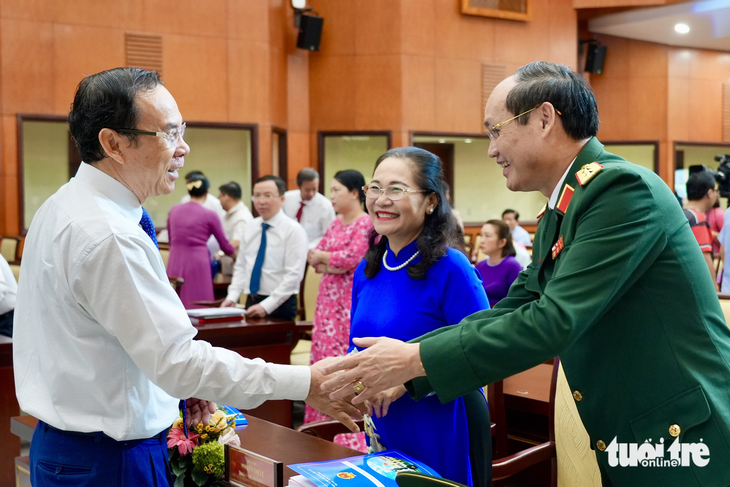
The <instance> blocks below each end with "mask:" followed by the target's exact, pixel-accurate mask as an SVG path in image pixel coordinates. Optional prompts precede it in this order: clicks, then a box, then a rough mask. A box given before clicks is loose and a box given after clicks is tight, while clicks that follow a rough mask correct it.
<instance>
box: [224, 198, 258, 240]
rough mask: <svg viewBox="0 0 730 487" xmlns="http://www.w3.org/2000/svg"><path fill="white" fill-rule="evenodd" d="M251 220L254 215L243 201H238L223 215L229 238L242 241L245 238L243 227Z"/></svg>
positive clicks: (225, 229)
mask: <svg viewBox="0 0 730 487" xmlns="http://www.w3.org/2000/svg"><path fill="white" fill-rule="evenodd" d="M251 220H253V215H252V214H251V211H250V210H249V209H248V207H247V206H246V205H245V204H244V203H243V201H239V202H238V203H236V204H235V205H234V206H233V208H231V209H230V210H228V211H227V212H226V214H225V216H224V217H223V231H224V232H225V234H226V237H228V240H229V241H230V240H238V241H239V242H240V241H241V239H242V238H243V229H244V227H245V226H246V224H247V223H248V222H250V221H251Z"/></svg>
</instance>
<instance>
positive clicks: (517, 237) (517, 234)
mask: <svg viewBox="0 0 730 487" xmlns="http://www.w3.org/2000/svg"><path fill="white" fill-rule="evenodd" d="M502 221H503V222H505V223H506V224H507V225H509V227H510V228H511V229H512V241H514V242H517V243H521V244H522V245H524V246H525V247H532V239H531V238H530V233H529V232H528V231H527V230H525V229H524V228H522V227H521V226H520V214H519V213H517V212H516V211H515V210H510V209H507V210H504V211H503V212H502Z"/></svg>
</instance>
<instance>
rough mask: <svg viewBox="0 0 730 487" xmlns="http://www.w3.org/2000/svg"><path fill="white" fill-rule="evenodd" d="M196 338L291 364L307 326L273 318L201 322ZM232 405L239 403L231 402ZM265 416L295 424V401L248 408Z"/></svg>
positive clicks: (254, 355) (253, 412)
mask: <svg viewBox="0 0 730 487" xmlns="http://www.w3.org/2000/svg"><path fill="white" fill-rule="evenodd" d="M191 321H192V322H193V325H194V326H195V327H196V328H197V329H198V335H197V336H196V337H195V338H196V340H205V341H207V342H208V343H210V344H211V345H213V346H215V347H221V348H227V349H228V350H232V351H234V352H237V353H239V354H240V355H241V356H243V357H246V358H257V357H258V358H262V359H264V360H265V361H267V362H273V363H276V364H289V363H290V356H291V351H292V349H293V348H294V346H295V345H296V344H297V341H298V340H299V332H300V331H302V330H303V329H304V328H306V327H303V326H298V325H297V324H296V322H294V321H285V320H274V319H270V318H257V319H249V320H246V321H228V322H222V323H209V324H205V325H200V324H198V320H196V319H194V318H191ZM231 406H236V405H235V404H231ZM246 413H247V415H248V414H251V415H253V416H256V417H258V418H261V419H265V420H267V421H271V422H273V423H277V424H281V425H284V426H289V427H291V425H292V407H291V401H267V402H266V403H264V404H262V405H261V406H259V407H257V408H255V409H251V410H249V411H246Z"/></svg>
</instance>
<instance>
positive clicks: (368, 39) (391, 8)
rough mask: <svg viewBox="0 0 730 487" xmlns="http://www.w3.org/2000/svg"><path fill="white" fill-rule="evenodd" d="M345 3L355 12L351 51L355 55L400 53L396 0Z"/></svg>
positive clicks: (397, 5)
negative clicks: (353, 37) (353, 39)
mask: <svg viewBox="0 0 730 487" xmlns="http://www.w3.org/2000/svg"><path fill="white" fill-rule="evenodd" d="M340 1H341V0H340ZM346 3H348V4H349V6H350V8H352V9H353V10H355V14H356V17H355V22H354V24H355V25H354V27H355V30H354V34H355V53H357V54H358V55H367V54H400V53H401V11H400V10H401V8H400V4H401V2H400V1H393V0H350V1H349V2H346ZM353 6H354V8H353ZM325 22H327V21H326V20H325ZM351 35H352V34H351Z"/></svg>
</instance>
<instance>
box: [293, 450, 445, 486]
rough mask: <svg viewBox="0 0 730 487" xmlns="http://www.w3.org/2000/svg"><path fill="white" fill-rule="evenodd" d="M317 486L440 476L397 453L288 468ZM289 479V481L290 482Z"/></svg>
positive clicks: (380, 483)
mask: <svg viewBox="0 0 730 487" xmlns="http://www.w3.org/2000/svg"><path fill="white" fill-rule="evenodd" d="M289 468H291V469H292V470H294V471H296V472H298V473H300V474H302V475H304V476H305V477H306V478H307V479H309V480H311V481H312V482H314V483H315V484H316V485H317V486H319V487H372V486H373V485H375V486H377V487H397V486H398V484H397V483H396V481H395V476H396V475H398V474H399V473H400V472H420V473H424V474H427V475H432V476H434V477H439V478H440V477H441V476H440V475H439V474H438V473H436V471H434V470H433V469H432V468H430V467H428V466H427V465H424V464H423V463H422V462H419V461H418V460H415V459H413V458H411V457H409V456H408V455H406V454H405V453H401V452H399V451H397V450H386V451H381V452H378V453H371V454H370V455H361V456H357V457H349V458H341V459H339V460H328V461H326V462H312V463H298V464H295V465H289ZM292 480H293V479H292Z"/></svg>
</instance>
